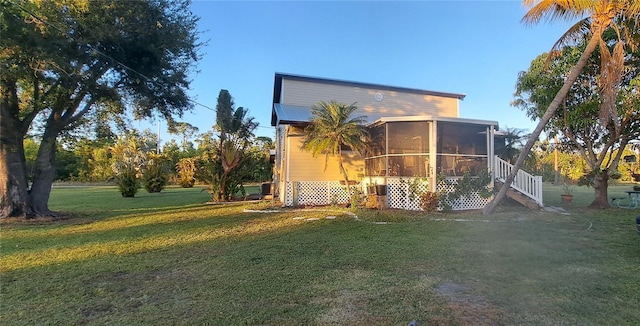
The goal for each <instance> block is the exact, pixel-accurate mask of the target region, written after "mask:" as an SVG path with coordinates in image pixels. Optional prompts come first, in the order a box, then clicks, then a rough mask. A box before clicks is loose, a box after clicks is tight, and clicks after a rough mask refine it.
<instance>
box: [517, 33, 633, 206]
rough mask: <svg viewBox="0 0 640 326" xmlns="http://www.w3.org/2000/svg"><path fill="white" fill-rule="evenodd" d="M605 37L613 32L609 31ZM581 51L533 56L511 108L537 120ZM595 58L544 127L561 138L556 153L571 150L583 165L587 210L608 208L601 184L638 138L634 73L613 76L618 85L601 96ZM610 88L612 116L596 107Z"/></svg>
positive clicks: (597, 56)
mask: <svg viewBox="0 0 640 326" xmlns="http://www.w3.org/2000/svg"><path fill="white" fill-rule="evenodd" d="M609 32H610V33H613V31H612V30H611V31H609ZM582 51H583V47H582V46H573V47H565V48H563V49H562V50H560V51H555V52H553V53H551V54H549V53H545V54H542V55H540V56H538V57H537V58H536V59H535V60H534V61H533V62H532V64H531V67H530V68H529V70H528V71H526V72H522V73H521V74H520V76H519V78H518V83H517V87H516V89H517V90H516V93H515V97H516V99H515V101H514V102H513V104H514V105H515V106H517V107H519V108H521V109H523V110H525V112H526V113H527V115H528V116H530V117H531V118H532V119H537V118H540V116H541V115H543V114H544V108H545V107H547V106H548V105H549V102H550V101H551V99H552V97H553V95H554V94H555V93H556V92H557V89H559V87H560V86H561V85H562V84H563V80H564V76H566V74H567V73H568V71H569V69H570V68H571V67H572V66H573V65H575V62H576V61H577V60H578V57H579V56H580V53H581V52H582ZM636 52H637V51H636ZM601 55H602V54H601V52H600V51H596V53H595V54H594V56H592V57H591V58H590V60H589V61H588V62H587V64H586V65H585V67H584V69H583V70H582V71H581V73H580V75H579V76H578V78H577V81H576V82H575V83H574V84H573V85H572V86H571V88H570V90H569V92H568V94H567V96H566V98H565V100H564V101H563V103H562V105H561V108H560V109H559V110H557V111H556V112H555V114H554V115H553V116H552V117H551V119H550V121H549V124H547V125H546V126H545V129H547V130H548V131H549V132H550V133H551V134H559V135H561V136H562V137H561V138H559V139H560V141H561V146H562V148H564V149H567V150H573V151H577V152H578V153H579V154H580V155H581V156H582V158H583V159H584V160H585V162H587V163H588V165H589V168H590V170H591V173H590V174H589V175H588V176H587V177H586V178H585V180H592V181H590V182H589V183H590V184H591V185H593V186H594V188H595V191H596V196H595V200H594V202H593V203H592V206H593V207H607V206H608V197H607V180H608V178H609V176H611V175H612V174H617V173H618V171H617V168H618V164H619V162H620V158H621V156H622V154H623V151H624V148H625V146H626V145H627V143H628V142H629V141H630V140H632V139H635V138H637V137H639V136H640V88H639V87H638V85H639V83H638V82H639V81H640V75H638V70H637V69H632V67H631V66H628V65H627V67H626V69H623V70H624V71H625V73H623V74H621V75H620V77H619V78H620V82H619V83H618V84H617V85H612V86H611V85H610V88H607V90H606V91H605V90H604V89H603V88H602V87H600V85H601V83H602V82H601V81H600V80H601V79H602V78H604V77H603V76H602V73H603V70H602V69H601V65H603V64H604V63H603V61H602V58H601ZM605 55H606V54H605ZM637 55H638V53H634V52H633V51H627V53H626V54H625V56H626V57H627V58H632V57H634V56H637ZM611 88H615V89H616V91H615V93H616V96H617V98H616V100H615V105H614V108H613V109H614V110H615V112H614V113H613V114H612V113H611V112H609V110H610V109H609V108H607V109H606V114H604V115H603V112H602V111H603V109H602V105H603V103H604V102H606V101H607V100H606V99H605V98H606V97H607V96H610V95H609V94H607V93H608V92H610V91H609V90H610V89H611Z"/></svg>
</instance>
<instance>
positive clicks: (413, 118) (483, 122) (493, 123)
mask: <svg viewBox="0 0 640 326" xmlns="http://www.w3.org/2000/svg"><path fill="white" fill-rule="evenodd" d="M407 121H442V122H455V123H468V124H476V125H485V126H496V127H498V125H499V124H498V122H497V121H491V120H478V119H465V118H453V117H434V116H430V115H414V116H402V117H382V118H380V119H378V120H376V121H374V122H372V123H370V124H368V125H367V126H375V125H379V124H383V123H385V122H407Z"/></svg>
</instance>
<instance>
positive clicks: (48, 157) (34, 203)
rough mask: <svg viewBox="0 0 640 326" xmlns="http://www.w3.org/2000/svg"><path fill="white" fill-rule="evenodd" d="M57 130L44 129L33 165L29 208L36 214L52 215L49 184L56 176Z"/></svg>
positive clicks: (50, 184) (51, 183)
mask: <svg viewBox="0 0 640 326" xmlns="http://www.w3.org/2000/svg"><path fill="white" fill-rule="evenodd" d="M56 137H57V132H55V131H52V130H49V129H48V130H46V131H45V133H44V137H43V139H42V142H41V143H40V148H39V149H38V156H37V157H36V162H35V165H34V175H33V184H32V185H31V190H30V192H29V193H30V195H31V209H32V211H33V212H34V213H35V214H36V215H38V216H54V215H55V214H54V213H53V212H52V211H50V210H49V197H50V195H51V186H52V185H53V181H54V180H55V177H56V168H55V164H54V161H55V153H56Z"/></svg>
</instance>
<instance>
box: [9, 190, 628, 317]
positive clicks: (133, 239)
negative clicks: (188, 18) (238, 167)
mask: <svg viewBox="0 0 640 326" xmlns="http://www.w3.org/2000/svg"><path fill="white" fill-rule="evenodd" d="M74 191H75V192H74ZM112 191H113V189H109V188H102V189H101V188H92V189H91V190H90V191H85V190H80V189H54V194H53V196H52V203H51V206H52V208H54V209H57V210H66V211H69V212H72V213H74V214H75V217H73V218H70V219H66V220H60V221H45V222H27V223H15V224H6V223H5V224H3V225H2V232H1V233H0V240H1V245H2V248H1V249H2V250H0V285H1V287H0V289H1V295H2V297H1V298H0V304H1V306H2V309H1V311H2V312H1V313H0V324H2V325H47V324H58V325H107V324H110V325H132V324H137V325H139V324H149V325H179V324H189V325H201V324H210V325H243V324H249V325H330V324H331V325H336V324H350V325H406V324H408V323H409V322H410V321H411V320H417V321H418V324H419V325H561V324H571V325H638V324H640V316H638V314H637V307H638V306H640V302H639V301H640V296H638V292H637V291H638V284H640V275H639V274H638V272H637V271H638V264H639V263H640V253H639V252H638V250H637V248H638V243H640V238H638V235H637V234H636V231H635V220H634V217H635V216H636V215H638V214H640V210H636V211H633V210H622V209H611V210H608V211H590V210H586V209H584V208H582V207H579V206H574V207H568V208H569V211H571V213H572V214H571V215H559V214H550V213H543V212H531V211H528V210H525V209H521V208H517V209H516V208H514V207H510V206H503V207H502V208H501V209H500V210H499V211H500V213H498V214H496V215H492V216H483V215H480V214H479V213H477V212H471V213H469V212H466V213H453V214H444V213H433V214H424V213H419V212H404V211H399V210H387V211H376V210H357V211H348V210H344V209H340V208H332V207H324V208H322V207H321V208H317V209H313V210H310V209H306V210H291V209H282V208H279V207H276V208H275V210H273V211H270V212H268V213H263V212H254V211H255V210H261V209H265V208H273V207H269V203H261V204H248V203H234V204H231V205H209V204H205V203H206V201H208V199H209V198H208V195H206V194H204V195H203V194H202V193H201V192H199V190H196V189H190V190H189V189H186V190H183V189H170V191H167V192H166V193H164V194H143V195H141V196H140V197H139V198H136V199H134V200H129V199H126V198H121V197H119V194H118V193H117V192H116V193H115V195H114V194H113V193H112ZM58 192H61V193H58ZM100 194H102V195H100ZM85 195H86V196H85ZM82 196H85V197H86V198H91V202H88V203H82V204H81V205H80V203H81V202H82V200H80V199H79V198H80V197H82ZM100 196H102V197H104V198H103V199H102V200H100V199H99V198H100ZM74 202H77V203H78V205H79V206H78V209H77V210H75V209H74V205H73V204H71V203H74ZM91 212H97V213H96V214H93V213H91ZM354 214H355V216H354ZM334 217H335V218H334Z"/></svg>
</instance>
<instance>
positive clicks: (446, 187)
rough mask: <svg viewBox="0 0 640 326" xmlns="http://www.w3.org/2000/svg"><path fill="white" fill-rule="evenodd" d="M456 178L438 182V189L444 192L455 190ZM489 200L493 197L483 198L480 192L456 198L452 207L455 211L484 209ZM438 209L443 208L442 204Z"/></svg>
mask: <svg viewBox="0 0 640 326" xmlns="http://www.w3.org/2000/svg"><path fill="white" fill-rule="evenodd" d="M455 185H456V180H455V179H448V180H447V182H441V183H439V184H438V189H437V191H438V192H439V193H444V192H453V191H454V190H455ZM489 201H491V197H489V198H482V197H480V195H479V194H478V193H474V194H471V196H468V197H464V196H463V197H461V198H459V199H456V200H454V201H453V203H451V209H452V210H454V211H460V210H467V209H482V208H484V207H485V206H486V205H487V204H488V203H489ZM438 210H442V205H440V206H439V207H438Z"/></svg>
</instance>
